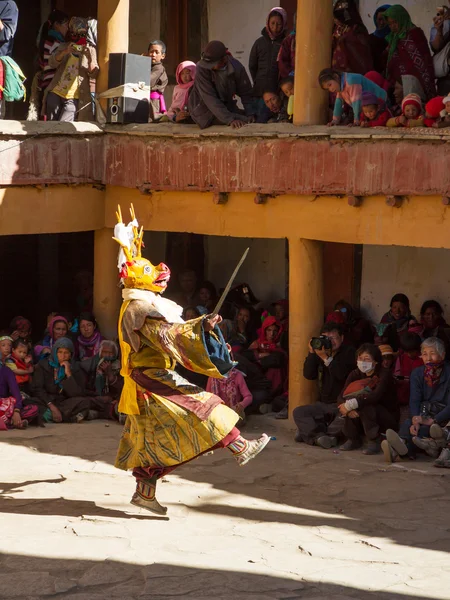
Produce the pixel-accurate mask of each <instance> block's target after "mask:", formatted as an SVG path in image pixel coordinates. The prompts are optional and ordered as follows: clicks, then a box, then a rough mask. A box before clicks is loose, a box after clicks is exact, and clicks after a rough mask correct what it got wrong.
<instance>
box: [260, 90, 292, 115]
mask: <svg viewBox="0 0 450 600" xmlns="http://www.w3.org/2000/svg"><path fill="white" fill-rule="evenodd" d="M262 99H263V101H264V107H265V109H261V110H260V112H259V115H258V118H257V119H256V122H257V123H288V122H289V118H288V114H287V102H286V101H284V100H282V99H281V98H280V95H279V94H276V93H275V92H271V91H265V92H264V93H263V95H262Z"/></svg>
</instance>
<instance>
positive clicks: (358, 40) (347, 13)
mask: <svg viewBox="0 0 450 600" xmlns="http://www.w3.org/2000/svg"><path fill="white" fill-rule="evenodd" d="M333 16H334V28H333V46H332V48H333V57H332V66H333V69H337V70H338V71H344V72H347V73H359V74H360V75H364V74H365V73H367V72H368V71H372V69H373V59H372V49H371V47H370V38H369V32H368V31H367V29H366V27H365V25H364V23H363V22H362V19H361V15H360V14H359V11H358V8H357V6H356V3H355V0H337V2H336V3H335V5H334V9H333ZM355 117H356V116H355Z"/></svg>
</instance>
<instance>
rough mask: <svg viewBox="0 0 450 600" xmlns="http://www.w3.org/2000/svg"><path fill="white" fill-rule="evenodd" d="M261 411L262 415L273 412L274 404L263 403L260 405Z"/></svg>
mask: <svg viewBox="0 0 450 600" xmlns="http://www.w3.org/2000/svg"><path fill="white" fill-rule="evenodd" d="M259 412H260V413H261V414H262V415H266V414H267V413H270V412H272V405H271V404H268V403H265V404H261V406H260V407H259Z"/></svg>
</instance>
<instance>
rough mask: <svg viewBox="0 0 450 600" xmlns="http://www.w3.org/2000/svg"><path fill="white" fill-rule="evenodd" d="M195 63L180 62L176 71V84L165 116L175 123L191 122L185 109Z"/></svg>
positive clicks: (192, 82) (192, 80) (193, 76)
mask: <svg viewBox="0 0 450 600" xmlns="http://www.w3.org/2000/svg"><path fill="white" fill-rule="evenodd" d="M196 71H197V65H196V64H195V63H193V62H192V61H190V60H185V61H183V62H181V63H180V64H179V65H178V67H177V71H176V75H175V78H176V80H177V85H176V86H175V87H174V89H173V95H172V104H171V105H170V108H169V110H168V111H167V117H168V118H169V119H170V120H171V121H175V122H176V123H192V120H191V118H190V116H189V113H188V111H187V104H188V99H189V93H190V91H191V88H192V86H193V85H194V79H195V72H196Z"/></svg>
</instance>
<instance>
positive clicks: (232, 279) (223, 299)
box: [211, 248, 250, 317]
mask: <svg viewBox="0 0 450 600" xmlns="http://www.w3.org/2000/svg"><path fill="white" fill-rule="evenodd" d="M249 250H250V248H247V250H246V251H245V252H244V254H243V255H242V258H241V260H240V261H239V262H238V265H237V267H236V268H235V270H234V271H233V274H232V276H231V277H230V280H229V282H228V283H227V286H226V288H225V289H224V290H223V294H222V295H221V296H220V300H219V302H218V303H217V304H216V308H215V309H214V310H213V312H212V314H211V317H215V316H216V315H218V314H219V311H220V309H221V308H222V305H223V303H224V302H225V299H226V297H227V296H228V293H229V291H230V290H231V286H232V285H233V281H234V280H235V279H236V275H237V274H238V272H239V269H240V268H241V267H242V263H243V262H244V260H245V259H246V258H247V254H248V253H249Z"/></svg>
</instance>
